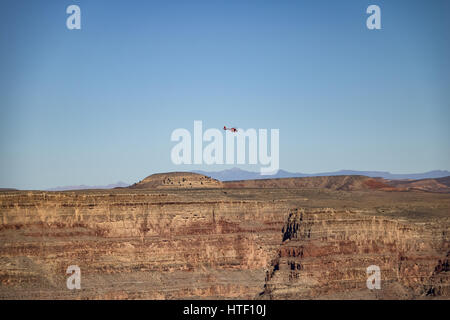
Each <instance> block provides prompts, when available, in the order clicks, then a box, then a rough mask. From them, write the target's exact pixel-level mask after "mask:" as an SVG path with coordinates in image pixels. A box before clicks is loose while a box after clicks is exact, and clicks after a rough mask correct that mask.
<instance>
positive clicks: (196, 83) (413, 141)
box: [0, 0, 450, 189]
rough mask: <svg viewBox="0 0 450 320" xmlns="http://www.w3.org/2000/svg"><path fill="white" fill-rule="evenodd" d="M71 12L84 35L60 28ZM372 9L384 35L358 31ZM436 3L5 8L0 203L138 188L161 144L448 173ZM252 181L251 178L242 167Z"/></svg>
mask: <svg viewBox="0 0 450 320" xmlns="http://www.w3.org/2000/svg"><path fill="white" fill-rule="evenodd" d="M71 4H77V5H79V6H80V8H81V16H82V19H81V20H82V21H81V24H82V29H81V30H68V29H67V28H66V19H67V17H68V15H67V14H66V8H67V7H68V6H69V5H71ZM370 4H377V5H379V6H380V7H381V13H382V22H381V23H382V30H373V31H371V30H368V29H367V28H366V19H367V17H368V15H367V14H366V8H367V7H368V6H369V5H370ZM449 12H450V2H449V1H445V0H444V1H439V0H435V1H425V0H423V1H402V0H396V1H378V0H373V1H300V0H297V1H256V0H252V1H245V0H240V1H237V0H229V1H211V0H208V1H186V0H185V1H169V0H167V1H124V0H120V1H103V0H95V1H94V0H90V1H85V0H81V1H80V0H72V1H66V0H55V1H23V0H3V1H2V2H1V9H0V27H1V28H0V47H1V50H0V93H1V94H0V187H16V188H23V189H37V188H50V187H54V186H59V185H77V184H90V185H100V184H108V183H113V182H116V181H119V180H122V181H125V182H130V183H132V182H135V181H138V180H140V179H142V178H143V177H145V176H147V175H149V174H151V173H155V172H164V171H174V170H177V171H179V170H200V169H202V170H217V169H225V168H229V167H230V166H212V167H209V166H198V165H197V166H194V165H192V166H175V165H173V164H172V162H171V160H170V150H171V149H172V147H173V146H174V145H175V143H174V142H171V141H170V135H171V133H172V131H173V130H174V129H176V128H186V129H188V130H191V131H192V130H193V121H194V120H202V121H203V126H204V128H205V129H206V128H221V127H223V125H233V126H237V127H241V128H267V129H270V128H278V129H280V167H281V168H282V169H285V170H288V171H294V172H304V173H314V172H324V171H334V170H339V169H354V170H382V171H391V172H395V173H410V172H423V171H428V170H433V169H446V170H450V148H449V147H450V146H449V137H450V129H449V125H448V124H449V120H450V62H449V57H450V34H449V31H450V19H449V18H448V14H449ZM242 168H244V169H250V170H254V171H257V170H258V168H259V166H256V167H252V166H242Z"/></svg>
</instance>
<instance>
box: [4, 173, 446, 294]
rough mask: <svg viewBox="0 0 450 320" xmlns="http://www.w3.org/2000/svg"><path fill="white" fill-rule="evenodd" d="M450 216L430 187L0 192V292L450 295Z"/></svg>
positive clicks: (442, 196)
mask: <svg viewBox="0 0 450 320" xmlns="http://www.w3.org/2000/svg"><path fill="white" fill-rule="evenodd" d="M171 181H174V180H173V179H172V178H171ZM200 181H201V182H204V181H205V180H200ZM200 185H202V184H200ZM449 212H450V197H449V196H448V195H446V194H431V193H422V192H383V191H345V190H331V189H326V188H324V189H320V188H313V189H311V188H288V189H283V188H278V189H277V188H268V189H233V188H212V189H196V188H192V189H190V188H188V189H179V190H177V189H173V188H164V189H138V188H136V189H118V190H98V191H95V190H90V191H67V192H38V191H35V192H25V191H8V192H0V218H1V221H0V223H1V224H0V298H1V299H9V298H15V299H23V298H31V299H124V298H128V299H180V298H202V299H203V298H209V299H217V298H241V299H247V298H248V299H258V298H262V299H270V298H272V299H279V298H283V299H284V298H287V299H316V298H349V299H353V298H395V299H405V298H430V297H431V298H445V299H448V298H449V268H448V254H449V251H450V249H449V236H448V232H449ZM372 264H375V265H378V266H380V268H381V271H382V287H381V290H372V291H371V290H368V289H367V288H366V279H367V274H366V268H367V267H368V266H369V265H372ZM70 265H78V266H79V267H80V269H81V274H82V276H81V279H82V280H81V287H82V289H81V290H68V289H67V287H66V279H67V277H68V275H66V269H67V267H68V266H70Z"/></svg>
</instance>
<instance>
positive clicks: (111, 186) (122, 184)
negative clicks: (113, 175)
mask: <svg viewBox="0 0 450 320" xmlns="http://www.w3.org/2000/svg"><path fill="white" fill-rule="evenodd" d="M128 186H129V184H128V183H125V182H122V181H119V182H117V183H113V184H108V185H106V186H87V185H84V184H82V185H79V186H65V187H56V188H51V189H47V190H46V191H69V190H86V189H114V188H125V187H128Z"/></svg>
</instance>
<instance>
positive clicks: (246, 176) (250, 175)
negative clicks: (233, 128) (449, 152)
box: [46, 168, 450, 191]
mask: <svg viewBox="0 0 450 320" xmlns="http://www.w3.org/2000/svg"><path fill="white" fill-rule="evenodd" d="M192 172H194V173H199V174H203V175H205V176H208V177H211V178H213V179H216V180H219V181H236V180H256V179H276V178H303V177H322V176H347V175H360V176H367V177H373V178H384V179H388V180H405V179H411V180H420V179H436V178H443V177H447V176H450V171H447V170H434V171H429V172H424V173H411V174H393V173H390V172H385V171H356V170H340V171H334V172H321V173H313V174H308V173H294V172H288V171H285V170H279V171H278V173H277V174H276V175H273V176H263V175H261V174H260V173H259V172H252V171H246V170H242V169H239V168H233V169H226V170H221V171H201V170H195V171H192ZM128 186H130V184H128V183H125V182H122V181H119V182H117V183H114V184H108V185H105V186H87V185H84V184H83V185H79V186H63V187H56V188H51V189H47V190H46V191H70V190H86V189H114V188H125V187H128Z"/></svg>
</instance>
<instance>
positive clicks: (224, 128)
mask: <svg viewBox="0 0 450 320" xmlns="http://www.w3.org/2000/svg"><path fill="white" fill-rule="evenodd" d="M223 130H230V131H231V132H237V131H238V130H237V129H236V128H227V127H226V126H223Z"/></svg>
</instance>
